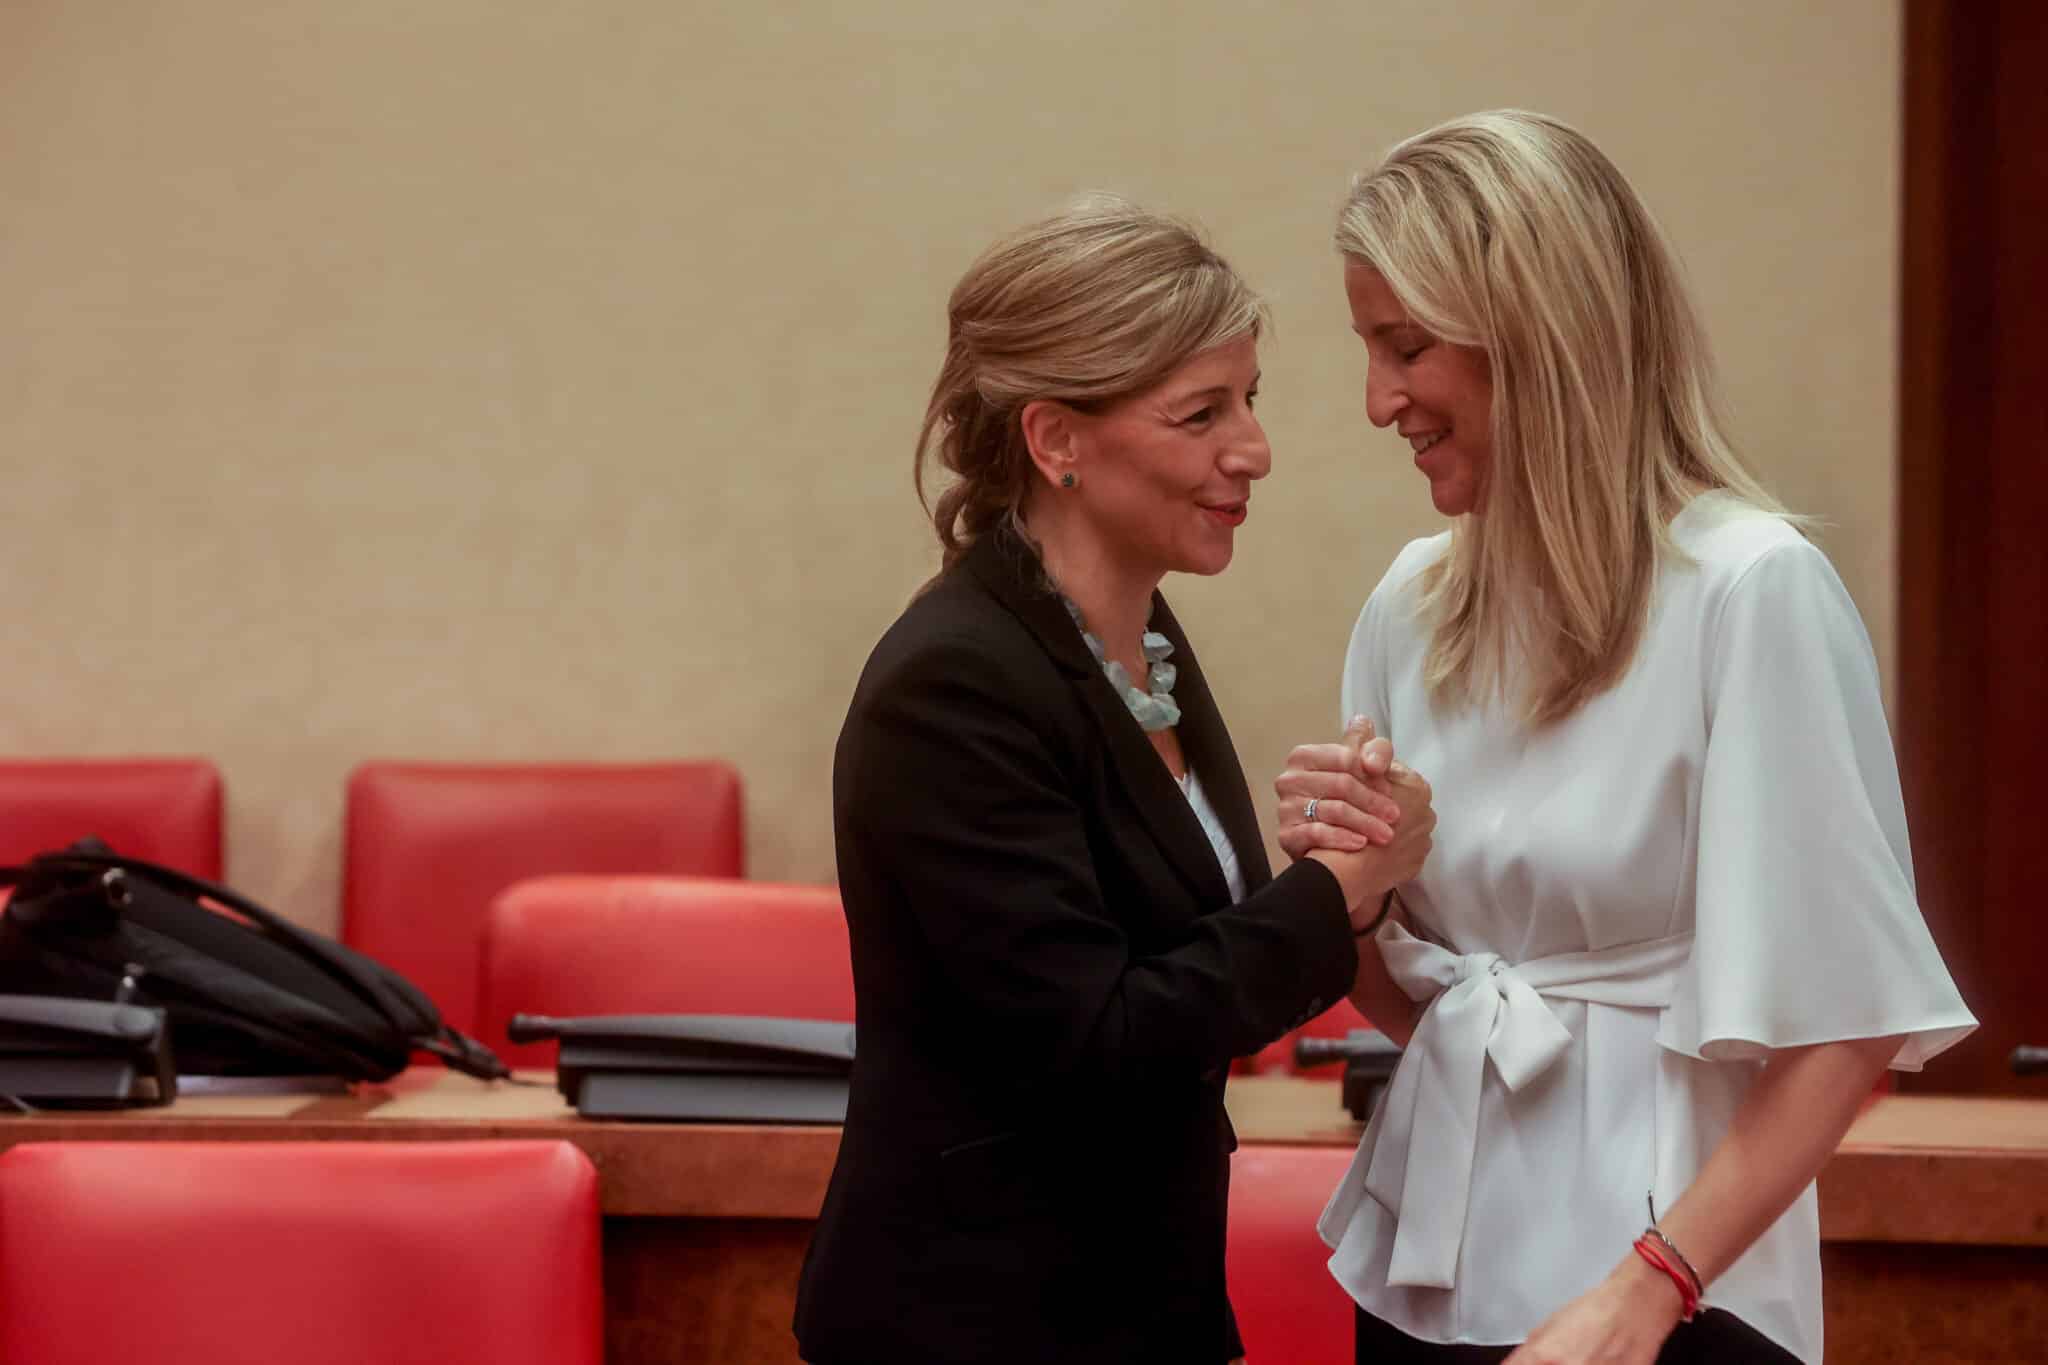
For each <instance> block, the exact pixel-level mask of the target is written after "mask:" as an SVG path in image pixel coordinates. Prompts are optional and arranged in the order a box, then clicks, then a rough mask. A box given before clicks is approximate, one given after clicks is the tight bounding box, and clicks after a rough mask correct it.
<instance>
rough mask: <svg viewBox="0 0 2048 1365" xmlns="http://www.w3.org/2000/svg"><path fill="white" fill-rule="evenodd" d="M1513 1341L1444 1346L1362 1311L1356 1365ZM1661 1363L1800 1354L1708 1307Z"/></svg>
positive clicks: (1471, 1355)
mask: <svg viewBox="0 0 2048 1365" xmlns="http://www.w3.org/2000/svg"><path fill="white" fill-rule="evenodd" d="M1514 1349H1515V1348H1514V1347H1512V1346H1457V1345H1452V1346H1440V1345H1438V1344H1436V1343H1435V1342H1430V1341H1418V1340H1416V1339H1415V1338H1414V1337H1411V1336H1409V1335H1408V1334H1407V1333H1406V1332H1403V1331H1401V1330H1400V1329H1399V1328H1396V1327H1391V1326H1389V1325H1388V1324H1386V1323H1384V1322H1381V1321H1380V1320H1379V1319H1378V1318H1376V1317H1374V1316H1373V1315H1372V1314H1370V1313H1368V1312H1366V1311H1365V1310H1364V1309H1359V1310H1358V1344H1357V1346H1356V1348H1355V1351H1356V1354H1355V1357H1354V1358H1355V1360H1356V1361H1357V1365H1498V1362H1500V1361H1503V1360H1506V1359H1507V1358H1508V1355H1509V1353H1510V1352H1512V1351H1513V1350H1514ZM1657 1365H1799V1357H1797V1356H1795V1355H1793V1354H1792V1353H1791V1352H1790V1351H1788V1350H1786V1349H1785V1348H1784V1347H1782V1346H1780V1345H1778V1343H1777V1342H1775V1341H1772V1340H1771V1339H1770V1338H1769V1337H1767V1336H1765V1335H1764V1334H1763V1333H1762V1332H1759V1331H1757V1330H1756V1328H1754V1327H1751V1326H1750V1325H1749V1324H1748V1323H1746V1322H1744V1321H1743V1320H1742V1319H1741V1318H1738V1317H1736V1316H1735V1315H1734V1314H1733V1313H1729V1312H1724V1311H1723V1310H1721V1309H1719V1308H1708V1309H1703V1310H1702V1311H1701V1312H1700V1314H1699V1316H1697V1317H1695V1318H1694V1319H1693V1320H1692V1321H1691V1322H1681V1323H1679V1324H1678V1330H1677V1331H1675V1332H1673V1333H1672V1334H1671V1335H1670V1336H1669V1337H1668V1338H1666V1339H1665V1342H1664V1349H1663V1350H1661V1351H1659V1352H1657Z"/></svg>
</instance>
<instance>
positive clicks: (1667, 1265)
mask: <svg viewBox="0 0 2048 1365" xmlns="http://www.w3.org/2000/svg"><path fill="white" fill-rule="evenodd" d="M1636 1255H1638V1256H1640V1257H1642V1258H1643V1259H1644V1260H1646V1261H1648V1262H1649V1263H1650V1264H1651V1265H1653V1266H1655V1267H1657V1269H1659V1270H1661V1271H1663V1272H1664V1273H1665V1274H1666V1275H1668V1276H1670V1277H1671V1283H1673V1284H1675V1285H1677V1286H1678V1301H1679V1305H1680V1306H1679V1312H1678V1320H1679V1321H1680V1322H1691V1321H1692V1319H1693V1315H1694V1314H1695V1313H1697V1312H1699V1311H1700V1296H1699V1291H1698V1290H1696V1289H1694V1288H1693V1287H1692V1279H1691V1277H1690V1276H1688V1275H1687V1274H1686V1273H1685V1272H1684V1271H1682V1270H1680V1269H1679V1268H1678V1267H1677V1266H1675V1265H1673V1264H1671V1261H1670V1258H1668V1257H1667V1256H1665V1254H1664V1249H1663V1248H1662V1247H1660V1246H1658V1245H1657V1244H1656V1243H1655V1242H1653V1241H1651V1240H1650V1238H1649V1236H1648V1234H1645V1235H1643V1236H1641V1237H1638V1238H1636Z"/></svg>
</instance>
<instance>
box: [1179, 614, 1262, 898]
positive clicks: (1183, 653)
mask: <svg viewBox="0 0 2048 1365" xmlns="http://www.w3.org/2000/svg"><path fill="white" fill-rule="evenodd" d="M1152 628H1153V629H1154V630H1156V631H1158V632H1159V633H1160V634H1161V635H1164V636H1165V637H1166V638H1167V639H1169V640H1171V641H1172V642H1173V661H1174V663H1176V664H1178V665H1179V666H1180V676H1179V677H1178V678H1177V679H1176V680H1175V681H1174V686H1173V695H1174V700H1176V701H1178V702H1179V703H1180V726H1179V729H1180V748H1181V754H1182V755H1183V756H1184V757H1185V758H1186V759H1187V763H1188V766H1189V767H1190V768H1192V769H1194V770H1195V772H1197V773H1199V774H1200V775H1201V778H1202V791H1203V792H1204V793H1205V794H1206V795H1207V796H1208V798H1209V804H1210V805H1211V806H1213V807H1214V808H1215V810H1216V818H1217V819H1218V820H1220V821H1221V822H1222V824H1223V832H1224V833H1225V834H1227V835H1229V836H1230V846H1231V847H1232V848H1233V849H1235V850H1236V851H1237V870H1238V872H1239V873H1240V874H1241V875H1242V876H1243V877H1244V889H1245V893H1246V894H1247V895H1249V894H1250V893H1252V892H1254V891H1257V890H1258V889H1259V888H1260V887H1262V886H1264V885H1265V884H1266V883H1267V882H1270V881H1271V880H1273V872H1272V868H1271V866H1270V865H1269V864H1268V863H1267V861H1266V835H1265V832H1264V831H1263V830H1261V829H1260V828H1259V816H1258V811H1257V809H1256V808H1255V807H1254V806H1253V804H1252V799H1251V791H1250V789H1249V788H1248V787H1247V786H1246V785H1245V780H1244V769H1243V768H1242V767H1241V766H1240V765H1239V764H1238V761H1237V748H1236V746H1235V745H1233V744H1232V743H1231V742H1230V731H1229V729H1228V728H1227V727H1226V726H1225V725H1224V724H1223V712H1222V710H1221V709H1219V708H1218V707H1217V705H1216V698H1215V696H1214V695H1213V694H1212V693H1211V692H1210V691H1209V680H1208V678H1207V677H1206V676H1205V675H1204V674H1203V672H1202V666H1201V664H1200V663H1199V662H1197V660H1196V659H1195V651H1194V649H1193V647H1192V646H1190V645H1189V644H1188V642H1187V636H1186V635H1185V634H1184V633H1183V632H1182V630H1181V628H1180V622H1179V621H1178V620H1176V619H1175V618H1174V615H1173V611H1172V609H1171V608H1169V607H1168V606H1167V605H1166V599H1165V598H1163V597H1160V596H1158V595H1156V594H1155V595H1154V596H1153V599H1152ZM1197 823H1199V821H1198V822H1197ZM1203 842H1205V843H1206V842H1207V839H1206V837H1205V838H1204V840H1203ZM1212 852H1213V850H1212ZM1217 875H1219V876H1221V875H1222V869H1221V868H1218V870H1217Z"/></svg>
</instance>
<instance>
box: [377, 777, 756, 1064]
mask: <svg viewBox="0 0 2048 1365" xmlns="http://www.w3.org/2000/svg"><path fill="white" fill-rule="evenodd" d="M346 843H347V850H346V855H345V865H344V868H343V874H342V922H341V928H342V940H343V942H345V943H347V944H349V945H350V946H351V947H354V948H357V949H359V950H361V951H362V952H365V953H368V954H369V955H370V956H371V957H374V958H376V959H377V960H378V961H380V962H382V963H384V964H385V965H387V966H389V967H391V968H393V969H395V970H397V971H398V972H400V973H401V974H403V975H404V976H406V977H407V978H409V979H410V980H411V981H412V982H413V983H414V984H416V985H418V986H419V987H420V988H421V989H422V990H424V991H425V992H426V993H427V995H428V996H429V997H430V998H431V999H432V1000H433V1001H434V1003H435V1005H437V1006H438V1007H439V1008H440V1011H441V1015H442V1017H443V1018H444V1019H446V1020H447V1021H448V1022H449V1023H450V1024H452V1025H454V1026H455V1027H456V1028H459V1029H462V1030H463V1031H465V1032H473V1031H474V1030H475V1028H476V1025H477V1017H478V1016H477V1012H476V980H477V953H478V948H479V944H480V942H481V940H482V937H483V927H484V918H485V916H486V915H487V914H488V912H489V910H490V905H491V900H492V898H493V897H495V896H496V895H497V894H498V893H499V892H500V891H502V890H504V889H505V888H506V887H507V886H510V885H511V884H512V883H514V882H516V881H520V880H522V879H524V878H528V877H539V876H547V875H550V874H556V873H594V874H603V873H620V874H629V873H638V874H660V873H677V874H689V875H704V876H724V877H737V876H740V875H741V874H742V873H743V872H744V870H745V868H744V853H743V848H742V831H741V818H740V778H739V774H738V772H736V771H735V770H734V769H733V768H732V767H731V765H729V764H725V763H719V762H705V763H660V764H642V765H622V764H616V765H615V764H538V765H510V764H504V765H487V766H463V765H451V764H421V763H366V764H364V765H363V766H361V767H360V768H358V769H356V771H355V773H354V774H353V775H352V776H351V778H350V779H349V787H348V821H347V836H346Z"/></svg>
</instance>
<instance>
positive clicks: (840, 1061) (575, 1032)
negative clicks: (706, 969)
mask: <svg viewBox="0 0 2048 1365" xmlns="http://www.w3.org/2000/svg"><path fill="white" fill-rule="evenodd" d="M509 1035H510V1037H511V1039H512V1041H513V1042H515V1043H527V1042H536V1041H540V1040H544V1039H555V1040H557V1041H558V1044H559V1049H558V1057H557V1061H556V1064H555V1084H556V1085H557V1086H558V1087H559V1088H560V1089H561V1092H562V1096H563V1098H565V1099H567V1100H568V1101H569V1102H570V1103H571V1104H573V1105H575V1106H576V1111H577V1112H578V1113H579V1114H582V1115H583V1116H584V1117H585V1118H594V1119H666V1120H671V1121H687V1122H693V1123H719V1122H724V1123H843V1122H845V1120H846V1091H847V1084H848V1081H849V1079H850V1078H851V1076H852V1074H853V1025H851V1024H845V1023H832V1022H827V1021H823V1020H815V1019H766V1018H755V1017H752V1016H748V1015H733V1014H608V1015H592V1016H588V1017H585V1018H580V1019H550V1018H548V1017H546V1016H544V1015H532V1014H520V1015H514V1016H513V1018H512V1025H511V1028H510V1030H509Z"/></svg>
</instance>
